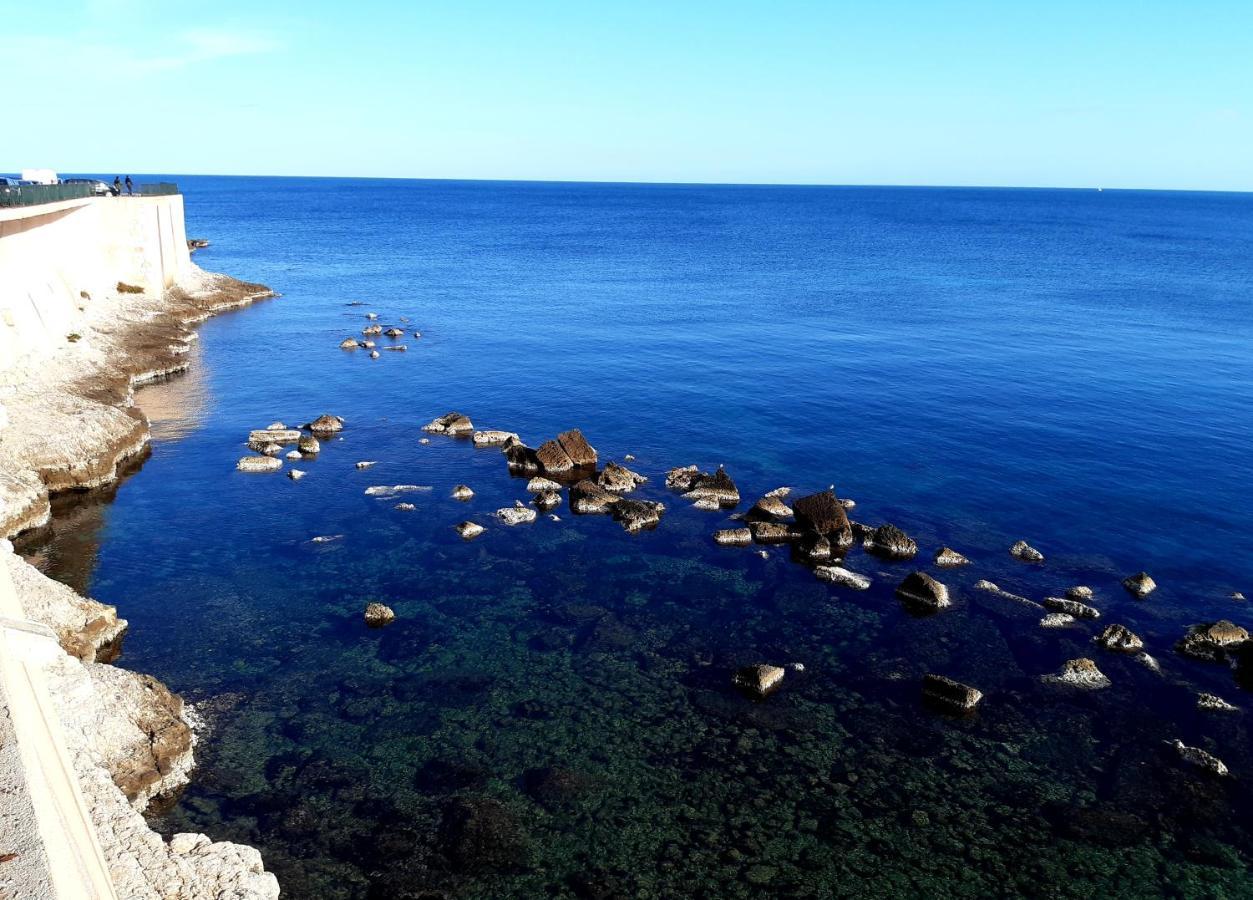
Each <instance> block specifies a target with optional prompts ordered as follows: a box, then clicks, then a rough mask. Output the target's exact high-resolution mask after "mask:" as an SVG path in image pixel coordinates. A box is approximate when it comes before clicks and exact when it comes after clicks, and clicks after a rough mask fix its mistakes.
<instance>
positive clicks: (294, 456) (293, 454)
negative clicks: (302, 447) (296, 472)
mask: <svg viewBox="0 0 1253 900" xmlns="http://www.w3.org/2000/svg"><path fill="white" fill-rule="evenodd" d="M287 458H288V459H290V460H292V461H293V462H294V461H295V460H298V459H304V458H305V455H304V454H303V453H301V452H300V451H299V450H288V451H287Z"/></svg>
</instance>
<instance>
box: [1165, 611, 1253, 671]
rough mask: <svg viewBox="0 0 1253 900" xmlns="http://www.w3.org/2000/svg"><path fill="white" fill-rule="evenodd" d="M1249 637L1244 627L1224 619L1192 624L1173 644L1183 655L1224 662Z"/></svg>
mask: <svg viewBox="0 0 1253 900" xmlns="http://www.w3.org/2000/svg"><path fill="white" fill-rule="evenodd" d="M1248 639H1249V633H1248V631H1246V630H1245V629H1244V628H1241V627H1240V626H1239V625H1237V624H1235V623H1234V622H1230V621H1228V620H1226V619H1220V620H1219V621H1217V622H1209V623H1206V624H1202V625H1193V626H1192V627H1191V628H1189V629H1188V633H1187V634H1186V635H1184V637H1183V639H1182V640H1180V641H1179V643H1178V644H1176V645H1175V649H1176V650H1178V651H1179V652H1180V653H1182V654H1183V655H1184V656H1190V657H1192V658H1193V659H1201V660H1205V661H1207V662H1224V661H1226V660H1227V658H1228V655H1229V654H1231V653H1232V652H1234V651H1235V650H1236V649H1238V648H1239V647H1240V645H1241V644H1244V643H1245V642H1247V641H1248Z"/></svg>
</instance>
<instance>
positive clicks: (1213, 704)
mask: <svg viewBox="0 0 1253 900" xmlns="http://www.w3.org/2000/svg"><path fill="white" fill-rule="evenodd" d="M1196 708H1197V709H1199V710H1201V711H1202V712H1239V711H1240V707H1238V706H1233V705H1232V704H1230V703H1228V702H1227V701H1226V700H1224V699H1223V698H1222V697H1219V696H1216V695H1214V694H1205V693H1201V694H1197V697H1196Z"/></svg>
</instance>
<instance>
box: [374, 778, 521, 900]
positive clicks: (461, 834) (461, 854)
mask: <svg viewBox="0 0 1253 900" xmlns="http://www.w3.org/2000/svg"><path fill="white" fill-rule="evenodd" d="M439 840H440V849H441V850H442V851H443V853H444V855H445V856H447V857H448V858H449V859H450V860H452V862H453V863H454V864H455V865H456V867H457V868H458V869H460V870H464V871H466V872H469V873H472V874H478V873H484V872H508V871H512V870H514V869H517V868H519V867H521V866H523V865H524V864H525V863H526V861H527V859H528V857H529V853H530V850H529V843H528V840H527V836H526V833H525V832H524V831H523V829H522V827H521V826H520V825H519V824H518V822H517V821H516V820H515V819H514V817H513V816H512V815H511V814H510V813H509V810H508V809H507V808H506V807H505V806H504V805H503V804H502V803H500V802H499V801H497V800H491V799H486V798H481V797H473V798H471V797H462V798H458V799H456V800H453V801H452V803H451V804H450V805H449V807H448V810H447V811H446V812H445V814H444V818H443V821H442V823H441V825H440V829H439ZM398 896H399V895H398ZM410 896H413V897H417V896H419V894H418V893H416V892H415V893H411V894H410ZM432 896H438V894H432Z"/></svg>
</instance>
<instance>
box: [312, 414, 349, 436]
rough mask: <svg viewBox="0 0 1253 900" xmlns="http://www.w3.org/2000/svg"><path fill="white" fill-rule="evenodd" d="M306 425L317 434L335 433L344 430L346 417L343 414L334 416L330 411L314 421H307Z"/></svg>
mask: <svg viewBox="0 0 1253 900" xmlns="http://www.w3.org/2000/svg"><path fill="white" fill-rule="evenodd" d="M304 427H305V428H308V429H309V430H310V431H312V432H313V433H315V434H321V435H328V434H335V433H336V432H339V431H343V430H344V419H343V417H342V416H332V415H331V414H330V413H323V414H322V415H320V416H318V417H317V418H316V419H314V420H313V421H312V422H308V423H306V424H305V426H304Z"/></svg>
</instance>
